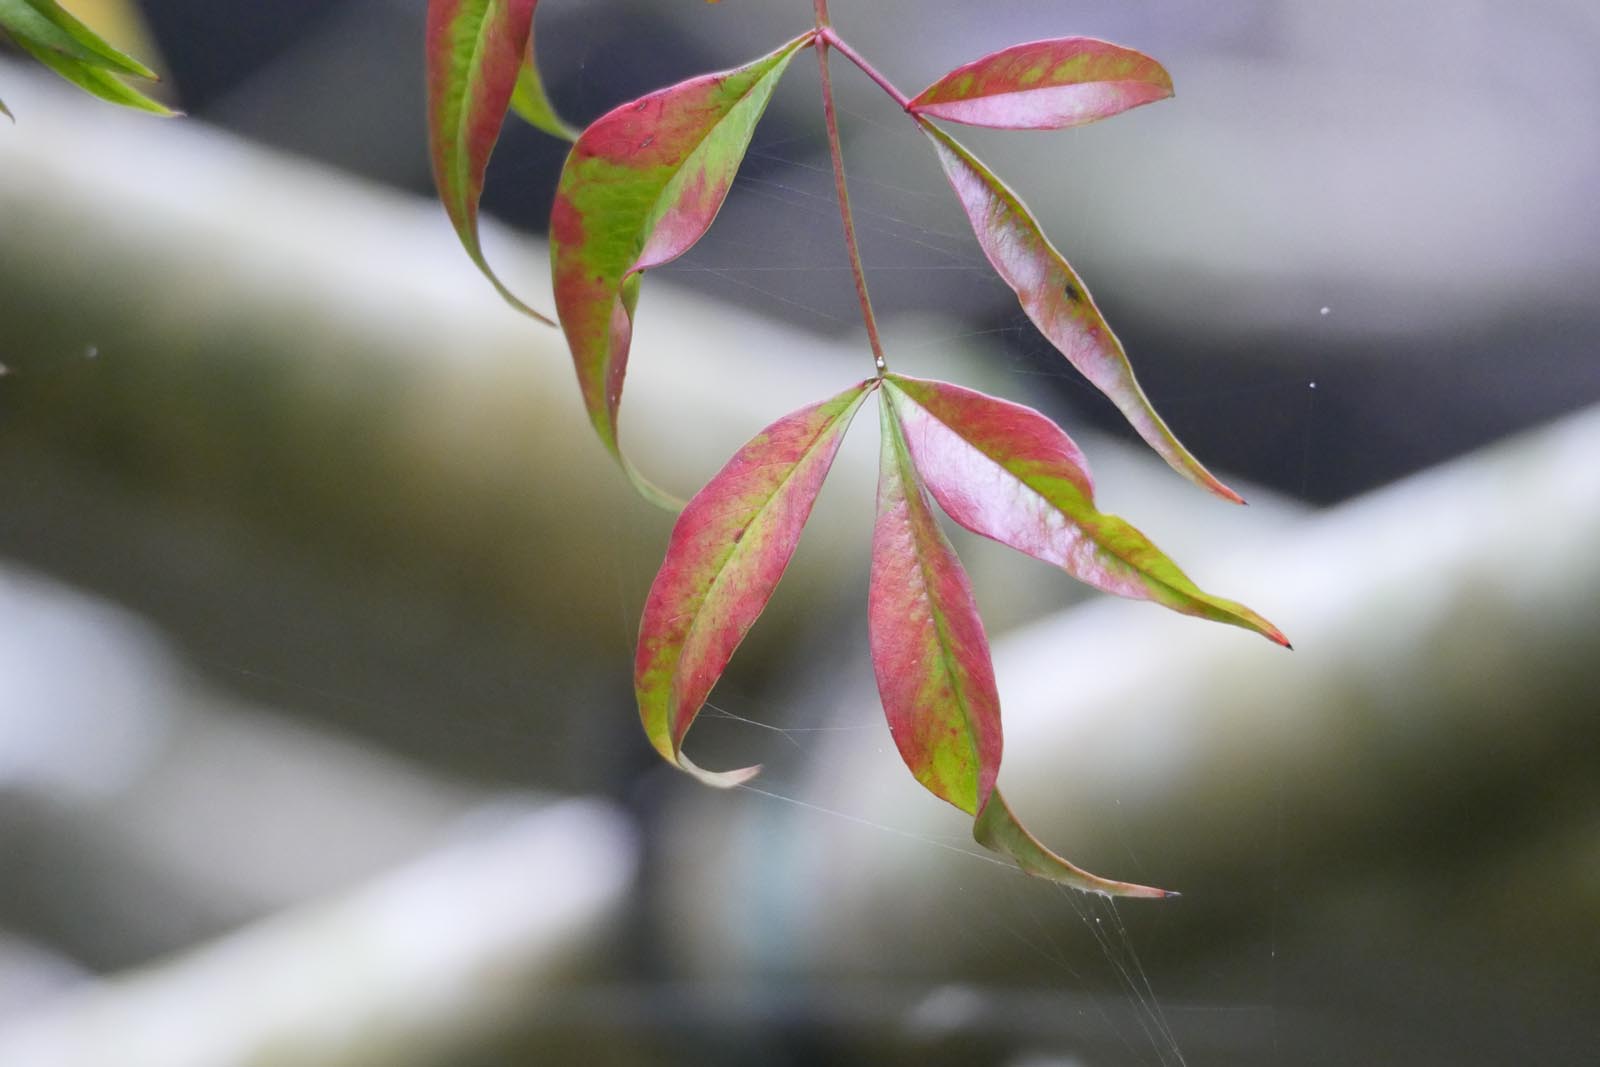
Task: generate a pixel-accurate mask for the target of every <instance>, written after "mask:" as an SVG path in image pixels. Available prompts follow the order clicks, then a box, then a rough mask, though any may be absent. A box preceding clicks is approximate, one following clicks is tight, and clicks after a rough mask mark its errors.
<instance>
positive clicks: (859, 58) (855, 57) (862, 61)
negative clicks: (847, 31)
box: [817, 4, 911, 110]
mask: <svg viewBox="0 0 1600 1067" xmlns="http://www.w3.org/2000/svg"><path fill="white" fill-rule="evenodd" d="M823 7H824V8H826V7H827V5H826V4H824V5H823ZM817 31H818V35H819V36H820V37H821V38H822V40H824V41H826V42H827V43H828V44H829V45H831V46H832V47H834V48H836V49H838V51H839V54H840V55H841V56H844V57H845V58H846V59H848V60H849V61H850V62H852V63H854V64H855V65H856V66H857V67H859V68H861V73H863V74H865V75H866V76H867V77H869V78H871V79H872V80H873V81H874V82H876V83H877V85H878V88H880V89H882V90H883V91H884V92H886V93H888V94H889V96H890V98H891V99H893V100H894V102H895V103H897V104H899V105H900V107H901V109H902V110H906V109H909V108H910V107H911V98H910V97H909V96H907V95H906V94H905V93H902V92H901V91H900V90H899V89H897V88H895V86H894V83H893V82H891V81H890V80H889V79H888V78H885V77H884V76H883V74H881V73H880V72H879V71H878V68H877V67H874V66H873V65H872V64H871V63H868V62H867V59H866V57H865V56H863V55H862V54H861V53H860V52H857V51H856V50H855V49H854V48H851V47H850V45H849V44H848V43H846V41H845V39H844V38H843V37H840V36H839V35H838V34H837V33H834V32H833V27H832V26H829V25H827V24H826V23H822V24H819V25H818V27H817Z"/></svg>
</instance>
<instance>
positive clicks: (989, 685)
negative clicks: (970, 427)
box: [867, 401, 1003, 815]
mask: <svg viewBox="0 0 1600 1067" xmlns="http://www.w3.org/2000/svg"><path fill="white" fill-rule="evenodd" d="M879 411H880V422H881V424H882V433H883V440H882V452H881V457H880V465H879V473H878V515H877V521H876V523H875V525H874V527H873V533H872V571H871V575H870V577H869V579H868V585H867V626H868V636H869V645H870V649H871V653H872V668H873V673H874V674H875V675H876V677H877V682H878V695H879V697H880V698H881V700H882V702H883V710H884V714H885V716H886V717H887V718H888V720H889V733H890V735H891V736H893V738H894V743H895V747H896V748H898V749H899V751H900V758H901V759H903V760H904V761H905V764H906V766H907V767H908V768H910V770H911V773H912V776H913V777H915V778H916V779H917V781H918V782H921V783H922V785H923V787H924V788H925V789H927V790H928V791H929V792H931V793H933V794H934V795H935V796H937V797H939V798H940V799H941V800H945V801H948V802H949V803H951V804H953V805H955V806H956V807H958V808H960V809H961V810H962V811H964V812H966V813H967V814H969V815H976V814H977V813H978V811H979V810H980V809H982V807H983V806H984V805H985V804H986V803H987V802H988V800H989V795H990V794H991V793H992V792H993V791H994V783H995V779H996V777H997V776H998V775H999V773H1000V757H1001V752H1002V749H1003V739H1002V735H1001V727H1000V695H999V691H998V690H997V688H996V686H995V679H994V665H993V663H992V662H991V660H990V657H989V640H988V638H987V636H986V635H985V634H984V631H983V622H982V620H981V619H979V617H978V607H977V602H976V600H975V599H974V597H973V594H972V583H971V581H970V580H969V579H968V578H967V573H966V570H965V568H963V567H962V566H961V561H960V560H959V559H957V558H956V554H955V550H954V549H953V548H952V547H951V546H950V542H949V541H948V540H947V539H946V538H945V536H944V532H943V531H942V530H940V529H939V524H938V520H937V519H936V518H935V517H934V514H933V507H932V504H931V503H930V502H929V500H928V497H927V493H926V492H925V491H924V490H923V488H922V485H921V483H920V482H919V480H918V478H917V474H916V470H915V468H914V466H913V464H912V461H911V456H910V454H909V453H908V452H907V449H906V443H905V441H904V439H903V437H902V434H901V430H900V426H899V423H898V420H897V418H896V412H895V411H894V409H893V407H892V406H891V405H890V404H889V403H888V402H886V401H880V405H879Z"/></svg>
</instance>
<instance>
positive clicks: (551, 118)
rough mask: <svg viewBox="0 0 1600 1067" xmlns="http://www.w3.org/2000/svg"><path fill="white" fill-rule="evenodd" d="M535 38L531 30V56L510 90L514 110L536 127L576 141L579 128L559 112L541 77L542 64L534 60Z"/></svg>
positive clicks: (565, 139) (526, 60)
mask: <svg viewBox="0 0 1600 1067" xmlns="http://www.w3.org/2000/svg"><path fill="white" fill-rule="evenodd" d="M533 37H534V35H533V33H532V32H531V31H530V32H529V34H528V57H527V59H525V60H524V61H523V63H522V69H521V70H520V71H518V72H517V85H516V88H515V89H513V90H512V92H511V110H513V111H515V112H516V113H517V114H518V115H519V116H521V118H522V120H523V121H524V122H526V123H528V125H530V126H532V127H533V128H534V129H536V130H543V131H544V132H545V133H548V134H549V135H550V136H552V137H559V138H561V139H562V140H563V141H576V140H577V139H578V130H577V128H576V127H574V126H572V125H571V124H569V123H568V122H567V120H566V119H563V118H562V117H561V116H560V115H559V114H557V113H556V109H555V105H554V104H552V103H550V94H549V93H547V92H545V88H544V78H543V77H541V76H540V74H539V65H538V62H537V61H536V60H535V53H534V46H533Z"/></svg>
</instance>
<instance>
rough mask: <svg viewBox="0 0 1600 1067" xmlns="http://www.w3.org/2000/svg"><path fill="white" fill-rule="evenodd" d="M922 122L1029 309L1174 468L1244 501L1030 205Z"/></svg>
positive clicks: (997, 263)
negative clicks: (1143, 376) (1193, 438)
mask: <svg viewBox="0 0 1600 1067" xmlns="http://www.w3.org/2000/svg"><path fill="white" fill-rule="evenodd" d="M922 128H923V131H924V132H925V133H927V135H928V137H929V139H930V140H932V142H933V146H934V149H935V150H936V151H937V152H938V154H939V162H940V164H941V165H942V166H943V167H944V172H945V175H946V176H947V177H948V178H949V179H950V184H951V186H952V187H953V188H954V189H955V191H956V196H957V197H958V198H959V199H960V201H961V206H962V207H963V208H964V209H965V210H966V213H967V218H968V219H969V220H970V221H971V223H972V228H973V231H974V232H975V233H976V234H977V237H978V243H979V244H980V245H981V246H982V247H983V252H984V255H985V256H987V257H988V259H989V263H990V264H991V265H992V266H993V267H994V269H995V271H996V272H998V273H999V275H1000V277H1001V279H1003V280H1004V281H1005V283H1006V284H1007V285H1009V286H1010V287H1011V288H1012V289H1013V290H1014V291H1015V292H1016V294H1017V298H1018V299H1019V300H1020V301H1021V302H1022V310H1023V311H1024V312H1025V313H1026V314H1027V316H1028V318H1029V319H1031V320H1032V321H1033V324H1034V325H1035V326H1037V327H1038V328H1039V330H1040V331H1041V332H1042V333H1043V334H1044V335H1045V337H1046V338H1048V339H1049V340H1050V343H1051V344H1053V345H1055V347H1056V349H1057V350H1058V351H1060V352H1061V354H1062V355H1063V356H1065V357H1066V358H1067V361H1068V362H1070V363H1071V364H1072V365H1073V366H1074V367H1076V368H1078V370H1079V372H1081V373H1082V374H1083V375H1084V377H1086V378H1088V379H1089V381H1090V382H1092V383H1094V385H1095V387H1096V388H1098V389H1099V390H1100V391H1101V392H1102V393H1104V394H1106V396H1108V397H1110V399H1111V401H1112V403H1114V404H1116V405H1117V408H1118V409H1119V410H1120V411H1121V412H1122V414H1123V416H1124V417H1126V418H1127V420H1128V422H1129V423H1130V424H1132V426H1133V428H1134V430H1136V431H1137V432H1138V434H1139V436H1140V437H1142V438H1144V440H1145V442H1146V443H1147V444H1149V445H1150V447H1151V448H1153V449H1155V450H1156V452H1157V453H1158V454H1159V455H1160V456H1161V458H1163V459H1165V460H1166V461H1167V463H1168V465H1169V466H1171V467H1172V468H1173V469H1174V470H1176V471H1177V472H1178V473H1179V474H1182V475H1183V476H1184V477H1186V478H1188V479H1189V480H1190V481H1192V482H1194V483H1195V484H1196V485H1199V486H1200V487H1201V488H1203V489H1206V490H1209V491H1210V492H1212V493H1215V494H1216V495H1217V496H1220V497H1222V498H1223V499H1224V500H1228V501H1231V502H1233V503H1240V504H1242V503H1243V502H1244V501H1243V500H1242V499H1241V498H1240V496H1239V494H1238V493H1235V492H1234V491H1233V490H1232V489H1229V488H1228V487H1227V486H1226V485H1223V484H1222V482H1221V481H1219V480H1218V479H1217V478H1216V477H1215V476H1214V475H1213V474H1211V472H1210V471H1208V470H1206V469H1205V467H1204V466H1202V465H1201V463H1200V461H1199V460H1197V459H1195V458H1194V456H1193V455H1191V454H1190V453H1189V450H1188V449H1186V448H1184V447H1183V445H1182V444H1181V443H1180V442H1179V441H1178V439H1177V437H1176V436H1174V434H1173V432H1172V431H1171V430H1170V429H1168V428H1167V424H1166V422H1164V421H1163V420H1162V418H1161V416H1160V415H1158V414H1156V410H1155V408H1154V407H1152V406H1151V404H1150V399H1149V398H1148V397H1147V396H1145V393H1144V390H1143V389H1142V388H1140V386H1139V382H1138V380H1137V379H1136V378H1135V377H1134V375H1133V367H1132V366H1131V365H1130V364H1129V363H1128V356H1127V353H1126V352H1124V351H1123V348H1122V342H1121V341H1118V340H1117V335H1116V334H1114V333H1112V332H1111V327H1110V325H1109V324H1107V322H1106V320H1105V317H1104V316H1103V315H1101V314H1100V309H1099V308H1097V307H1096V306H1095V303H1094V300H1093V299H1092V298H1091V297H1090V296H1089V291H1088V290H1087V289H1085V288H1084V286H1083V281H1082V280H1081V279H1080V278H1079V277H1078V275H1077V274H1076V273H1075V272H1074V271H1073V269H1072V267H1071V266H1070V265H1068V263H1067V261H1066V259H1065V258H1063V257H1062V255H1061V253H1060V252H1057V251H1056V249H1055V246H1053V245H1052V244H1051V243H1050V241H1049V239H1048V238H1046V237H1045V235H1044V232H1043V231H1042V230H1040V228H1039V224H1038V223H1037V222H1035V221H1034V218H1033V216H1032V215H1031V214H1029V212H1028V209H1027V207H1026V205H1024V204H1023V203H1022V201H1021V200H1020V199H1018V197H1017V195H1016V194H1015V193H1013V192H1012V191H1011V190H1010V189H1009V188H1007V187H1006V185H1005V183H1004V182H1002V181H1001V180H1000V179H999V178H998V177H996V176H995V174H994V172H993V171H991V170H990V169H989V168H988V167H986V166H984V164H983V163H981V162H979V161H978V159H977V158H976V157H974V156H973V155H972V153H970V152H968V151H967V150H966V149H965V148H963V147H962V146H961V145H960V144H958V143H957V142H956V140H955V139H954V138H953V137H951V136H950V135H949V134H947V133H945V132H944V131H943V130H941V129H939V128H938V127H936V126H934V125H933V124H932V123H929V122H923V123H922Z"/></svg>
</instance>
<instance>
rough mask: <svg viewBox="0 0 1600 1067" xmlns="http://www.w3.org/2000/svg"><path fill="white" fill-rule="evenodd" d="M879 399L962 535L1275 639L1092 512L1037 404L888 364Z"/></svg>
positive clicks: (1072, 447) (1115, 590) (1058, 434)
mask: <svg viewBox="0 0 1600 1067" xmlns="http://www.w3.org/2000/svg"><path fill="white" fill-rule="evenodd" d="M884 402H885V403H886V404H888V405H890V406H892V407H893V408H894V410H895V412H896V414H897V415H898V417H899V423H900V426H901V427H902V428H903V432H904V435H905V440H906V443H907V447H908V448H909V449H910V453H911V458H912V460H913V462H914V463H915V464H916V468H917V471H918V473H919V474H920V475H921V477H922V479H923V481H924V483H925V484H926V485H927V487H928V489H929V490H930V491H931V492H932V493H933V497H934V499H935V500H937V501H938V502H939V506H940V507H942V508H943V509H944V510H945V513H946V514H948V515H949V516H950V517H951V518H952V519H954V520H955V521H956V522H957V523H959V524H960V525H962V526H964V527H966V528H967V529H969V530H971V531H972V532H973V533H976V534H981V535H982V536H984V537H988V538H992V539H993V540H996V541H999V542H1000V543H1001V544H1003V545H1009V546H1010V547H1012V548H1014V549H1016V550H1017V551H1019V552H1022V553H1025V554H1027V555H1030V556H1033V557H1034V558H1035V559H1039V560H1043V561H1044V562H1046V563H1049V564H1052V565H1053V566H1057V567H1060V568H1061V569H1063V570H1065V571H1066V572H1067V573H1068V574H1070V575H1072V576H1073V577H1074V578H1077V579H1078V580H1079V581H1082V582H1085V583H1087V584H1089V585H1092V586H1094V587H1095V588H1096V589H1099V590H1101V591H1103V592H1107V593H1112V594H1114V595H1116V596H1125V597H1130V598H1133V599H1137V600H1152V601H1155V602H1156V603H1158V604H1161V605H1163V606H1165V607H1168V608H1171V609H1172V610H1173V611H1178V612H1182V613H1183V614H1185V615H1195V616H1198V617H1200V618H1203V619H1210V620H1212V621H1213V622H1223V623H1228V624H1229V625H1233V626H1240V627H1243V628H1245V629H1248V630H1254V631H1256V632H1257V633H1260V634H1262V635H1263V636H1265V637H1266V638H1268V639H1269V640H1272V641H1276V642H1278V643H1279V644H1283V643H1285V642H1284V638H1283V634H1282V633H1281V632H1279V630H1278V629H1277V627H1275V626H1273V625H1272V624H1271V623H1270V622H1268V621H1267V620H1266V619H1264V618H1262V617H1261V616H1260V615H1258V614H1256V613H1255V612H1254V611H1251V610H1250V609H1249V608H1247V607H1245V606H1244V605H1243V604H1239V603H1237V602H1235V601H1232V600H1224V599H1222V598H1221V597H1215V596H1212V595H1211V594H1209V593H1206V592H1204V591H1203V590H1201V589H1200V588H1199V587H1198V586H1197V585H1195V584H1194V582H1193V581H1191V580H1190V579H1189V577H1188V575H1186V574H1185V573H1184V572H1183V571H1182V570H1181V569H1180V568H1179V567H1178V565H1177V564H1176V563H1174V562H1173V561H1172V560H1171V559H1170V558H1168V557H1167V556H1166V555H1165V554H1164V553H1163V552H1162V551H1161V550H1160V549H1159V548H1157V547H1156V546H1155V544H1154V543H1152V542H1151V541H1150V539H1149V538H1147V537H1146V536H1145V535H1144V534H1143V533H1141V532H1140V531H1139V530H1138V529H1136V528H1135V527H1133V526H1132V525H1130V524H1129V523H1128V522H1126V521H1125V520H1123V519H1121V518H1119V517H1117V516H1116V515H1108V514H1105V513H1104V512H1101V511H1099V510H1098V509H1097V508H1096V507H1095V503H1094V483H1093V481H1092V479H1091V478H1090V476H1089V470H1088V466H1087V464H1086V463H1085V462H1084V459H1083V453H1082V452H1081V451H1079V449H1078V446H1077V445H1076V444H1075V443H1074V442H1073V441H1072V439H1071V438H1070V437H1068V436H1067V435H1066V434H1065V433H1064V432H1063V431H1062V430H1061V428H1060V427H1058V426H1057V425H1056V424H1055V423H1053V422H1051V421H1050V420H1049V419H1047V418H1045V417H1044V416H1043V415H1041V414H1039V413H1038V412H1037V411H1034V410H1032V409H1031V408H1026V407H1023V406H1022V405H1021V404H1013V403H1011V402H1010V401H1008V400H1000V399H998V398H996V397H992V396H986V395H984V394H983V393H979V392H976V391H974V390H971V389H964V388H962V387H961V386H958V385H951V384H950V383H948V382H936V381H927V380H923V379H920V378H908V377H906V376H904V375H899V374H891V375H889V376H888V377H887V379H886V380H885V388H884Z"/></svg>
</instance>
